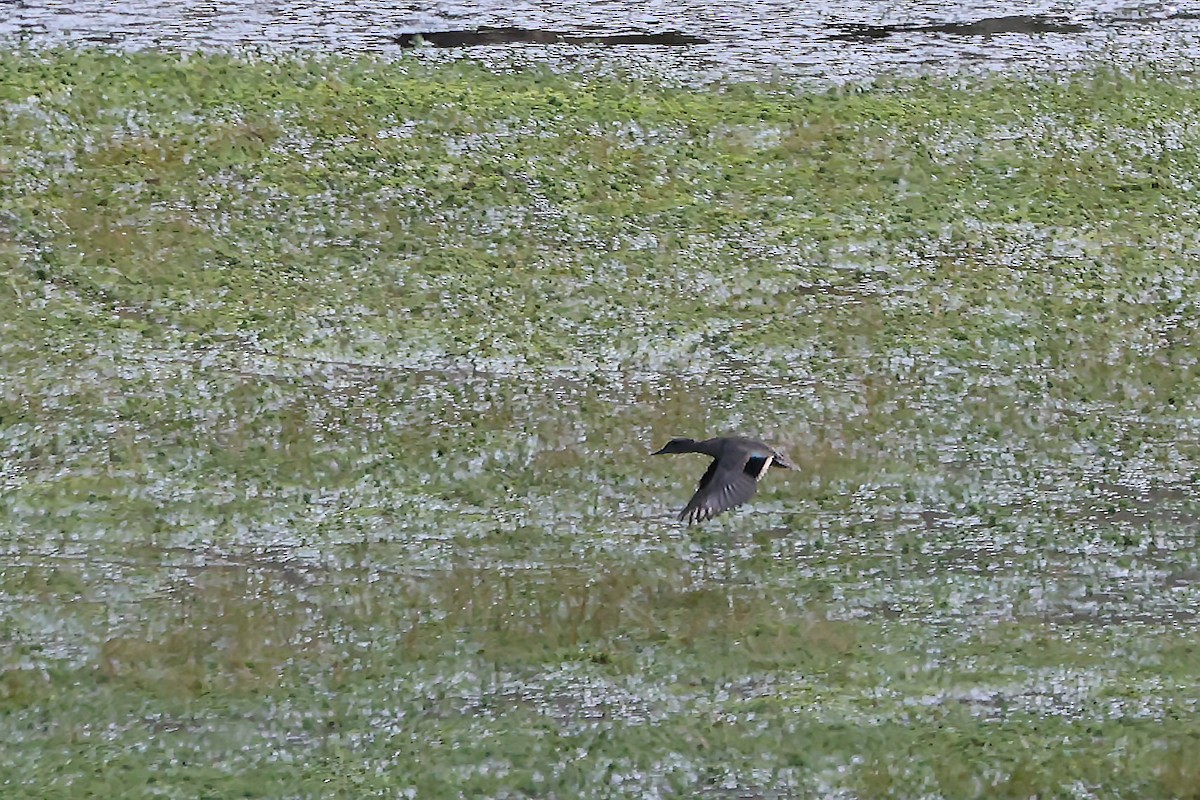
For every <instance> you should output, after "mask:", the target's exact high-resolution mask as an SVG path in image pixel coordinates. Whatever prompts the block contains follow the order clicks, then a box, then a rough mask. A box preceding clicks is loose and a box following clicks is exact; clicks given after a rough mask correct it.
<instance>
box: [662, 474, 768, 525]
mask: <svg viewBox="0 0 1200 800" xmlns="http://www.w3.org/2000/svg"><path fill="white" fill-rule="evenodd" d="M751 461H752V462H753V461H754V459H752V460H751ZM721 463H722V462H721V460H720V459H714V460H713V462H712V463H711V464H709V465H708V470H707V471H705V473H704V475H703V476H701V478H700V485H699V486H698V487H697V488H696V493H695V494H694V495H692V499H691V500H689V501H688V504H687V505H686V506H684V509H683V511H681V512H679V519H680V521H683V520H687V521H688V522H689V523H697V522H703V521H704V520H706V519H712V518H713V517H715V516H716V515H717V514H720V513H721V512H722V511H728V510H729V509H731V508H735V507H737V506H740V505H741V504H742V503H744V502H746V501H747V500H749V499H750V498H751V497H753V496H754V492H755V490H756V489H757V488H758V475H759V473H760V472H761V471H764V470H763V468H762V460H761V459H759V460H758V464H757V465H756V466H755V467H754V471H753V472H751V464H746V465H738V464H729V463H728V462H726V463H725V466H723V467H722V466H720V464H721Z"/></svg>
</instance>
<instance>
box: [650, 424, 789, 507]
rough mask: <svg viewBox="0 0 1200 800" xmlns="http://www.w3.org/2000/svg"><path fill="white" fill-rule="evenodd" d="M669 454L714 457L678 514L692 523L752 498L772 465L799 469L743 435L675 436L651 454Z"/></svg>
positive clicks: (775, 452) (756, 441)
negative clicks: (676, 437) (692, 454)
mask: <svg viewBox="0 0 1200 800" xmlns="http://www.w3.org/2000/svg"><path fill="white" fill-rule="evenodd" d="M666 453H703V454H704V455H706V456H711V457H712V460H713V461H712V463H711V464H709V465H708V470H707V471H706V472H705V473H704V475H703V476H702V477H701V478H700V485H699V486H698V487H697V488H696V493H695V494H694V495H692V499H691V500H689V501H688V504H687V505H686V506H684V508H683V511H681V512H680V513H679V519H680V520H687V521H688V522H691V523H695V522H702V521H703V520H706V519H712V518H713V517H715V516H716V515H717V514H720V513H721V512H722V511H728V510H729V509H731V508H735V507H737V506H740V505H741V504H742V503H744V502H746V501H747V500H749V499H750V498H751V497H753V496H754V492H755V490H756V489H758V482H759V481H761V480H762V479H763V476H764V475H766V474H767V471H768V470H769V469H770V468H771V467H778V468H780V469H795V468H796V467H795V465H794V464H792V462H791V460H789V459H788V457H787V456H786V455H784V454H783V453H781V452H779V451H778V450H776V449H775V448H773V447H771V446H770V445H768V444H766V443H764V442H760V441H758V440H756V439H747V438H745V437H744V436H718V437H716V438H715V439H704V440H703V441H696V440H695V439H672V440H671V441H669V442H667V444H666V446H665V447H663V448H662V449H661V450H658V451H656V452H654V453H653V454H652V455H656V456H657V455H663V454H666Z"/></svg>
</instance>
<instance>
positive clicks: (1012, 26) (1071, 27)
mask: <svg viewBox="0 0 1200 800" xmlns="http://www.w3.org/2000/svg"><path fill="white" fill-rule="evenodd" d="M835 27H836V28H838V29H839V30H840V31H841V32H840V33H838V34H837V35H835V36H834V37H833V38H835V39H850V40H855V41H871V40H875V39H885V38H887V37H889V36H894V35H896V34H903V33H941V34H946V35H947V36H999V35H1003V34H1011V33H1016V34H1046V33H1082V32H1084V31H1085V30H1087V27H1086V26H1084V25H1082V24H1080V23H1078V22H1070V21H1067V20H1062V19H1055V18H1053V17H1045V16H1036V15H1035V16H1024V15H1019V14H1013V15H1009V16H1004V17H987V18H986V19H981V20H975V21H972V22H937V23H930V24H925V25H921V24H897V25H864V24H858V23H846V24H841V25H836V26H835Z"/></svg>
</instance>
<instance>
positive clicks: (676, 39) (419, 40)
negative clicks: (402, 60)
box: [395, 27, 709, 47]
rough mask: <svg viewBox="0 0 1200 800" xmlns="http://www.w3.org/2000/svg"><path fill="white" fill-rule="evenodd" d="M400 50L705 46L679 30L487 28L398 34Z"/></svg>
mask: <svg viewBox="0 0 1200 800" xmlns="http://www.w3.org/2000/svg"><path fill="white" fill-rule="evenodd" d="M395 42H396V44H398V45H400V46H401V47H417V46H419V45H421V44H428V45H430V46H431V47H482V46H494V45H503V44H585V45H588V44H594V45H603V46H607V47H615V46H620V45H653V46H658V47H686V46H688V45H695V44H708V43H709V40H708V39H705V38H704V37H703V36H692V35H689V34H686V33H680V32H678V31H663V32H662V33H617V34H587V33H567V32H564V31H552V30H542V29H536V28H513V27H510V28H490V27H481V28H475V29H473V30H457V31H417V32H412V33H401V34H397V35H396V37H395Z"/></svg>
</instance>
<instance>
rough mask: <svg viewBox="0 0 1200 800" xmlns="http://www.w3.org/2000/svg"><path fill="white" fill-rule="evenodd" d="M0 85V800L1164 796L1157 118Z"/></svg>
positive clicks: (1189, 671) (1199, 404) (1188, 580)
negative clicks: (694, 504) (670, 452)
mask: <svg viewBox="0 0 1200 800" xmlns="http://www.w3.org/2000/svg"><path fill="white" fill-rule="evenodd" d="M0 74H3V75H5V76H7V77H6V79H5V80H4V81H0V95H2V96H0V186H2V191H0V232H2V235H0V267H2V269H3V272H4V280H3V281H2V282H0V465H2V466H0V470H2V472H0V487H2V489H3V508H2V511H0V513H2V515H3V516H2V518H0V524H2V526H3V530H4V537H3V544H0V634H2V635H0V642H2V643H3V652H2V654H3V671H2V672H0V709H2V712H0V738H2V739H3V740H4V741H5V742H6V743H7V744H6V759H5V762H6V763H5V764H4V765H3V766H0V785H3V787H4V794H5V796H6V797H14V798H15V797H23V796H25V797H39V798H44V797H54V796H63V797H68V796H70V797H79V796H88V795H92V796H107V797H112V796H122V795H124V796H147V795H150V794H157V795H161V796H168V797H195V796H233V795H240V796H262V797H283V796H288V797H295V796H305V797H317V796H320V797H328V796H346V797H368V796H389V797H394V796H406V795H407V796H422V797H424V796H435V797H436V796H457V795H458V794H459V793H461V794H462V795H464V796H494V797H518V796H560V797H565V796H596V797H598V796H637V797H644V796H696V795H701V796H712V797H784V796H788V797H791V796H831V797H880V796H904V797H913V796H931V797H933V796H942V797H1005V796H1008V797H1027V796H1030V795H1033V794H1040V795H1041V796H1046V797H1050V796H1062V797H1181V796H1192V795H1189V792H1191V793H1194V791H1195V786H1196V785H1200V774H1198V768H1197V767H1196V765H1195V764H1194V759H1192V758H1191V755H1190V752H1191V745H1192V744H1193V743H1194V742H1195V740H1196V737H1197V735H1200V725H1198V724H1197V722H1196V720H1197V715H1196V711H1197V708H1196V706H1197V703H1198V702H1200V686H1198V685H1197V680H1198V678H1200V660H1198V659H1197V649H1198V647H1200V641H1198V640H1197V635H1196V633H1195V630H1196V615H1197V611H1198V609H1200V590H1198V588H1197V576H1198V575H1200V563H1198V560H1200V556H1198V555H1197V549H1196V539H1197V533H1198V530H1200V518H1198V516H1197V514H1198V506H1197V501H1196V499H1195V484H1196V481H1197V478H1198V477H1200V391H1198V389H1200V386H1198V385H1197V381H1198V378H1197V373H1196V366H1197V364H1196V362H1197V356H1198V355H1200V345H1198V344H1197V338H1196V337H1197V327H1198V322H1200V304H1198V301H1197V297H1200V292H1198V291H1197V290H1198V286H1197V284H1198V282H1200V237H1198V236H1197V227H1196V224H1197V219H1198V217H1200V201H1198V200H1197V197H1198V196H1200V195H1198V194H1197V192H1196V190H1195V185H1194V181H1195V175H1196V174H1197V169H1198V167H1200V118H1198V116H1197V112H1196V109H1197V94H1196V90H1195V88H1194V86H1193V84H1192V82H1191V80H1190V79H1189V78H1187V77H1181V76H1178V75H1168V74H1163V73H1158V72H1154V71H1152V70H1147V69H1144V68H1143V69H1139V70H1134V71H1122V72H1112V71H1107V70H1104V69H1093V70H1091V71H1088V72H1085V73H1081V74H1078V75H1076V76H1074V77H1070V78H1063V79H1061V80H1057V81H1055V80H1021V79H1012V78H1008V79H1006V78H979V79H971V80H955V81H953V82H951V81H940V80H933V79H922V80H914V81H890V82H885V84H884V85H880V86H877V87H875V88H872V89H870V90H858V89H854V90H836V89H834V90H829V91H813V92H798V91H796V90H795V89H793V88H785V87H782V86H779V85H763V86H759V87H748V86H737V87H723V88H713V89H705V90H684V89H671V88H664V87H662V86H660V85H655V84H650V83H643V82H639V81H637V80H635V79H631V78H600V77H596V76H591V77H584V76H579V75H554V74H551V73H550V72H549V71H533V72H521V73H517V74H511V75H495V74H489V73H487V72H485V71H483V70H481V69H479V68H477V67H475V66H472V65H470V64H443V65H425V64H420V63H414V62H409V63H405V64H403V65H396V64H387V63H384V62H382V61H375V60H371V59H366V58H333V57H326V58H314V57H296V58H282V57H280V58H273V59H267V58H248V57H231V56H222V55H214V54H208V55H198V54H194V55H192V56H189V57H187V58H186V59H184V58H181V57H179V56H172V55H163V54H149V53H147V54H137V55H115V54H104V53H100V52H91V51H89V52H78V51H76V52H72V51H48V52H43V53H40V54H33V53H29V52H19V53H7V54H3V55H0ZM729 431H739V432H743V433H746V434H749V435H756V436H762V437H764V438H767V439H769V440H770V441H772V442H774V443H777V444H780V445H782V446H784V447H786V448H787V449H788V451H789V453H790V455H791V456H792V458H793V460H794V461H795V462H796V464H797V466H798V467H800V470H799V472H798V473H795V474H789V473H781V474H778V475H775V474H773V475H772V476H771V477H770V479H769V480H768V481H765V482H764V484H763V486H762V487H761V489H760V492H759V494H758V495H757V496H756V497H755V498H754V500H753V501H752V502H751V503H750V504H749V505H747V506H746V507H744V508H742V509H740V510H738V511H736V512H734V513H731V514H729V515H726V516H724V517H722V518H720V519H719V520H718V521H716V522H714V523H712V524H708V525H704V526H700V527H694V528H690V529H685V528H682V527H680V526H678V525H677V524H675V523H674V521H673V514H674V513H675V512H676V511H677V510H678V509H679V507H681V506H682V504H683V503H684V502H685V501H686V500H687V497H688V496H689V494H690V492H691V490H692V488H693V485H694V482H695V480H696V478H697V477H698V476H699V474H700V472H701V471H702V469H703V467H704V462H703V459H702V458H699V457H697V458H688V457H683V456H678V457H671V458H657V459H652V458H649V457H648V456H647V454H648V452H649V451H650V450H652V449H656V448H657V447H659V446H661V445H662V443H663V442H665V441H666V439H668V438H669V437H671V436H675V435H695V436H699V435H712V434H717V433H722V432H729Z"/></svg>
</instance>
